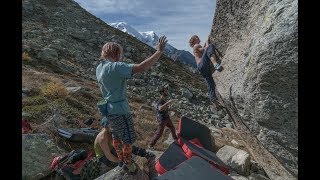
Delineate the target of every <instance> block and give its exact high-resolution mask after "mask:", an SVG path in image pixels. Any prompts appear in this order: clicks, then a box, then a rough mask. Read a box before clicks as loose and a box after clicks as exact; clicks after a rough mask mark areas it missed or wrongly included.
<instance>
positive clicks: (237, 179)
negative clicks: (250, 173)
mask: <svg viewBox="0 0 320 180" xmlns="http://www.w3.org/2000/svg"><path fill="white" fill-rule="evenodd" d="M230 177H231V178H232V179H234V180H249V179H248V178H246V177H244V176H241V175H239V174H232V175H230Z"/></svg>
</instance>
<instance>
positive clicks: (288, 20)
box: [201, 0, 298, 178]
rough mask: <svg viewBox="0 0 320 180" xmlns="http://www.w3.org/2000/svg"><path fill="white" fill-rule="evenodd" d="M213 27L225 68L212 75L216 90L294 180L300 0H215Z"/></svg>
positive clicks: (296, 152) (212, 35) (296, 151)
mask: <svg viewBox="0 0 320 180" xmlns="http://www.w3.org/2000/svg"><path fill="white" fill-rule="evenodd" d="M212 22H213V24H212V29H211V34H210V41H212V42H214V44H215V45H216V48H217V49H218V50H219V51H220V52H221V54H222V56H220V57H219V58H218V60H217V61H218V62H219V61H220V62H222V66H223V67H224V70H223V71H222V72H219V73H214V79H215V80H217V81H215V82H216V88H217V91H218V92H219V93H220V94H221V96H222V98H223V99H224V100H225V101H226V102H227V103H232V104H234V106H235V107H236V111H237V112H239V114H244V115H245V116H243V118H244V119H243V120H244V121H245V122H250V126H249V128H250V131H252V132H254V134H256V135H257V136H258V137H259V141H261V143H262V144H263V146H264V147H266V149H267V150H268V151H269V152H271V153H272V154H273V155H274V156H275V157H276V158H277V159H278V160H279V162H280V163H281V164H282V165H283V166H285V167H286V169H288V170H289V172H290V173H292V174H293V175H294V176H296V177H297V175H298V155H297V154H298V101H297V100H296V99H297V97H298V0H282V1H277V0H266V1H263V3H262V2H261V1H255V0H244V1H243V0H235V1H232V2H231V1H228V0H218V1H217V3H216V9H215V16H214V20H213V21H212ZM221 29H223V31H221ZM226 37H228V38H226ZM201 40H202V41H205V39H201ZM274 77H278V78H274ZM231 99H232V101H231ZM248 124H249V123H248ZM260 129H264V130H263V131H262V132H259V131H260ZM288 147H290V148H288ZM283 178H285V177H283Z"/></svg>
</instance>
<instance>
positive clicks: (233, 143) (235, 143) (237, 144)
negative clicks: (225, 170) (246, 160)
mask: <svg viewBox="0 0 320 180" xmlns="http://www.w3.org/2000/svg"><path fill="white" fill-rule="evenodd" d="M231 144H232V145H233V146H234V147H236V148H239V147H243V146H244V145H243V144H241V143H239V142H238V141H236V140H234V139H232V141H231ZM251 162H252V161H251Z"/></svg>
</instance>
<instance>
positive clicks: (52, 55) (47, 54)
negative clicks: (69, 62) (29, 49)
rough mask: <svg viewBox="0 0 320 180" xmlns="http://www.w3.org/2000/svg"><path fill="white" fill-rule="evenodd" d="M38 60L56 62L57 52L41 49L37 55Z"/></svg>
mask: <svg viewBox="0 0 320 180" xmlns="http://www.w3.org/2000/svg"><path fill="white" fill-rule="evenodd" d="M37 57H38V58H39V59H42V60H49V61H54V60H58V52H57V51H56V50H54V49H51V48H43V49H42V50H41V51H40V52H39V53H38V55H37Z"/></svg>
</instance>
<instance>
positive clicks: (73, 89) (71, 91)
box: [67, 86, 81, 93]
mask: <svg viewBox="0 0 320 180" xmlns="http://www.w3.org/2000/svg"><path fill="white" fill-rule="evenodd" d="M80 89H81V87H80V86H77V87H67V90H68V92H69V93H75V92H77V91H79V90H80Z"/></svg>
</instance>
